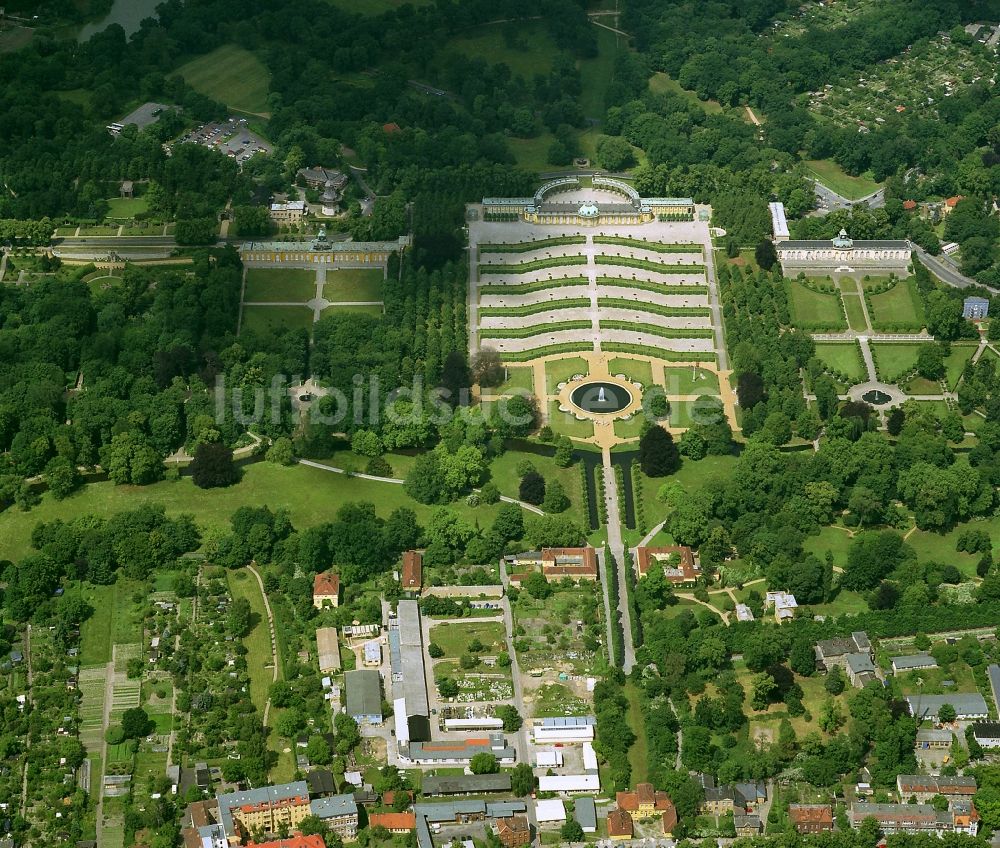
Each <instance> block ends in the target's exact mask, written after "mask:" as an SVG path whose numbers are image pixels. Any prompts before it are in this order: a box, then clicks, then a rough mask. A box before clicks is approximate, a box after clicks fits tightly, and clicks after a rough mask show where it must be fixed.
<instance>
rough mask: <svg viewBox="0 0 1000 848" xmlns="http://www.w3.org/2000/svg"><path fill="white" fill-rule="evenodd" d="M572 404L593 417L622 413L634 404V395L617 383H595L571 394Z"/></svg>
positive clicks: (581, 387)
mask: <svg viewBox="0 0 1000 848" xmlns="http://www.w3.org/2000/svg"><path fill="white" fill-rule="evenodd" d="M569 399H570V402H571V403H572V404H573V405H574V406H576V407H578V408H579V409H582V410H583V411H584V412H588V413H590V414H591V415H602V414H604V415H607V414H612V413H615V412H621V410H623V409H625V407H627V406H628V405H629V404H631V403H632V393H631V392H630V391H629V390H628V389H626V388H625V387H624V386H620V385H618V384H617V383H605V382H602V381H595V382H591V383H584V384H583V385H581V386H577V387H576V388H575V389H573V391H572V392H570V396H569Z"/></svg>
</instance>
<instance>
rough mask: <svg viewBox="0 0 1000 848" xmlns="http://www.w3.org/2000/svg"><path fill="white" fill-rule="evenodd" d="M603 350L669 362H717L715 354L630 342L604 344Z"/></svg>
mask: <svg viewBox="0 0 1000 848" xmlns="http://www.w3.org/2000/svg"><path fill="white" fill-rule="evenodd" d="M601 350H603V351H606V352H607V353H630V354H632V355H634V356H648V357H650V358H651V359H663V360H666V361H668V362H715V353H714V352H713V353H708V352H705V351H686V350H664V349H663V348H659V347H652V346H651V345H641V344H631V343H629V342H602V344H601Z"/></svg>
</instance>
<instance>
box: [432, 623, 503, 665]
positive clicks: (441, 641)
mask: <svg viewBox="0 0 1000 848" xmlns="http://www.w3.org/2000/svg"><path fill="white" fill-rule="evenodd" d="M473 639H478V640H479V641H480V642H482V643H483V650H482V651H481V653H484V654H488V655H495V654H499V653H501V652H503V651H504V650H505V648H504V645H505V636H504V629H503V624H502V623H500V622H499V621H472V622H469V623H461V624H460V623H458V622H448V623H447V624H435V625H434V626H433V627H432V628H431V632H430V640H431V641H432V642H435V643H436V644H437V645H438V646H439V647H440V648H441V649H442V650H443V651H444V656H445V657H450V658H452V659H458V658H459V657H460V656H462V654H464V653H466V651H467V649H468V645H469V643H470V642H471V641H472V640H473Z"/></svg>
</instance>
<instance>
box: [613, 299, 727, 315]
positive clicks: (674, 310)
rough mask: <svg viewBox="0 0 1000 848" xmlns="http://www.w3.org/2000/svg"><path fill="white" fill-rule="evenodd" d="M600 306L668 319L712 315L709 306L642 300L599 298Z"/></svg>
mask: <svg viewBox="0 0 1000 848" xmlns="http://www.w3.org/2000/svg"><path fill="white" fill-rule="evenodd" d="M597 305H598V306H607V307H611V308H615V309H636V310H638V311H640V312H651V313H653V314H654V315H663V316H665V317H667V318H705V317H707V316H709V315H711V314H712V310H711V309H709V308H708V307H707V306H661V305H660V304H658V303H646V302H645V301H641V300H629V299H628V298H624V297H599V298H598V299H597Z"/></svg>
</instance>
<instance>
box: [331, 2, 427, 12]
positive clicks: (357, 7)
mask: <svg viewBox="0 0 1000 848" xmlns="http://www.w3.org/2000/svg"><path fill="white" fill-rule="evenodd" d="M326 2H327V3H329V4H330V5H331V6H336V7H337V8H339V9H343V10H344V11H345V12H354V13H356V14H359V15H381V14H382V13H384V12H391V11H392V10H393V9H398V8H399V7H400V6H402V5H403V4H404V3H408V4H409V5H411V6H427V5H429V4H430V3H431V0H326Z"/></svg>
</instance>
